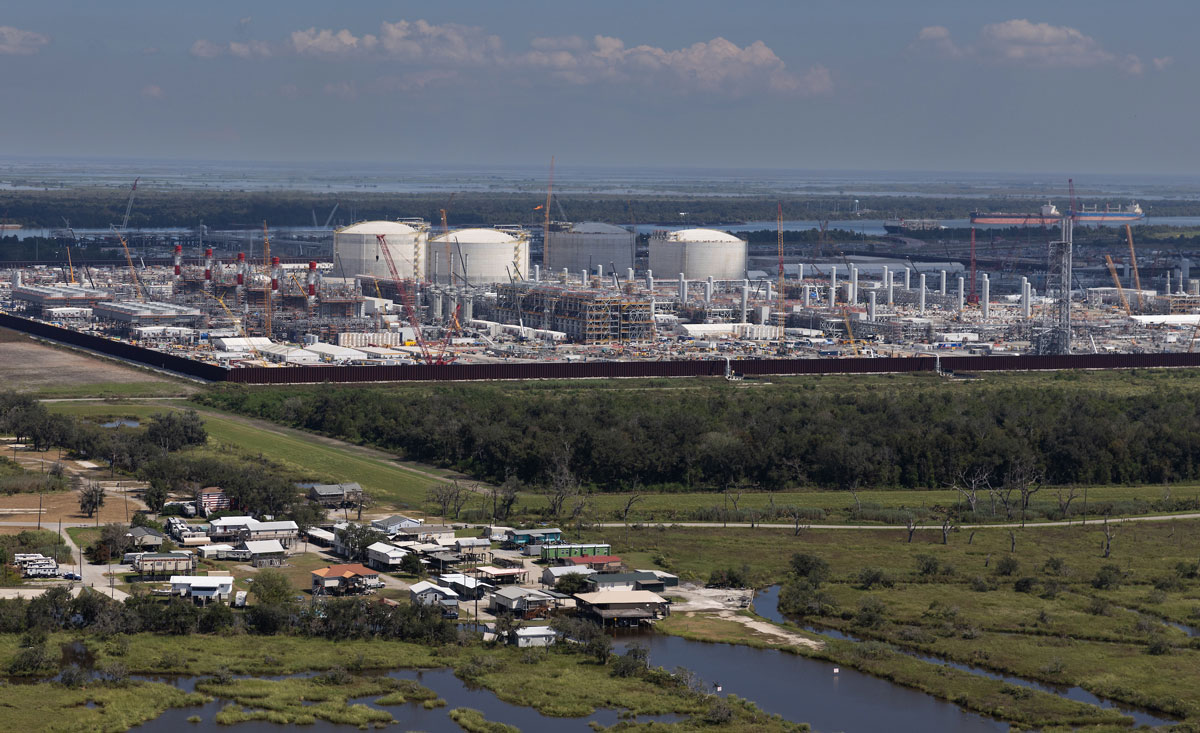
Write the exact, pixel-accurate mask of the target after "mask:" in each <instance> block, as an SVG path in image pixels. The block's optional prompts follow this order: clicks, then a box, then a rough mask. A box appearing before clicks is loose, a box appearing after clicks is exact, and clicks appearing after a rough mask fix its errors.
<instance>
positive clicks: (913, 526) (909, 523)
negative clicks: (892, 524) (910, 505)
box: [904, 514, 921, 544]
mask: <svg viewBox="0 0 1200 733" xmlns="http://www.w3.org/2000/svg"><path fill="white" fill-rule="evenodd" d="M904 527H905V529H907V530H908V542H909V544H912V538H913V534H914V533H915V532H916V531H917V530H918V529H920V528H921V523H920V522H918V521H917V517H916V515H914V514H909V515H908V518H907V519H905V520H904Z"/></svg>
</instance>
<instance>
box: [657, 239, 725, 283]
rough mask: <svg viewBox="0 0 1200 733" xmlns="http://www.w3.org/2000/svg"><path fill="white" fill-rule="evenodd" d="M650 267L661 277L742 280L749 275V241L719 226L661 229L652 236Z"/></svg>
mask: <svg viewBox="0 0 1200 733" xmlns="http://www.w3.org/2000/svg"><path fill="white" fill-rule="evenodd" d="M650 270H651V271H652V272H654V273H655V274H656V275H658V276H659V277H677V276H678V275H679V274H680V273H682V274H683V276H684V277H685V278H687V279H688V280H698V279H699V280H703V279H705V278H710V277H711V278H713V279H714V280H741V279H742V278H744V277H746V242H745V240H742V239H739V238H738V237H735V236H734V235H732V234H729V233H728V232H719V231H717V230H715V229H680V230H678V231H673V232H670V231H657V232H654V234H653V235H651V237H650Z"/></svg>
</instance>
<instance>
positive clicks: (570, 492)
mask: <svg viewBox="0 0 1200 733" xmlns="http://www.w3.org/2000/svg"><path fill="white" fill-rule="evenodd" d="M569 456H570V453H569V446H567V445H564V446H563V450H562V451H561V452H559V453H558V454H556V455H555V460H554V467H553V468H552V469H551V470H550V476H549V482H548V483H547V486H546V494H547V500H546V501H547V503H548V505H549V509H550V516H553V517H557V516H559V515H560V514H562V509H563V506H564V505H565V504H566V502H567V499H569V498H571V497H572V496H574V495H575V494H577V493H579V480H578V479H576V478H575V474H574V473H573V472H572V471H571V466H570V462H569Z"/></svg>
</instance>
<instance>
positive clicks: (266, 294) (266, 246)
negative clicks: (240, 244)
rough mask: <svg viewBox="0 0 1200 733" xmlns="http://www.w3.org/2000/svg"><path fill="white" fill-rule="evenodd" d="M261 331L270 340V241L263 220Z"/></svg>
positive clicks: (265, 221) (264, 220)
mask: <svg viewBox="0 0 1200 733" xmlns="http://www.w3.org/2000/svg"><path fill="white" fill-rule="evenodd" d="M263 271H264V273H265V274H266V278H264V280H263V302H264V306H263V307H264V309H265V310H264V311H263V330H264V331H266V337H267V338H271V239H270V238H269V237H268V236H267V220H266V219H263Z"/></svg>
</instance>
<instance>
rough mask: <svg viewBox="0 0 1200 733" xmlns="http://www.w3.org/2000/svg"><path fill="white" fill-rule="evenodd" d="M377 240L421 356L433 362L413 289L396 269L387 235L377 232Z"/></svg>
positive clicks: (428, 361) (430, 362)
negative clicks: (415, 303) (423, 333)
mask: <svg viewBox="0 0 1200 733" xmlns="http://www.w3.org/2000/svg"><path fill="white" fill-rule="evenodd" d="M375 240H376V241H377V242H379V249H380V251H382V252H383V261H384V262H385V263H387V268H388V273H389V274H391V276H392V284H393V285H395V286H396V292H397V293H398V294H399V295H400V303H401V305H402V306H403V307H404V315H405V317H407V318H408V322H409V325H411V326H412V329H413V339H414V340H416V342H417V348H419V349H420V350H421V358H422V359H424V360H425V363H426V364H432V363H433V357H432V356H431V355H430V353H429V347H428V346H426V345H425V337H424V336H422V335H421V321H420V319H419V318H417V309H416V307H415V306H414V304H413V298H412V291H411V290H410V288H409V287H408V284H407V283H405V282H404V280H402V279H401V278H400V271H399V270H397V269H396V261H395V260H394V259H393V258H392V250H391V247H389V246H388V243H387V237H386V236H384V235H383V234H376V235H375Z"/></svg>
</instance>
